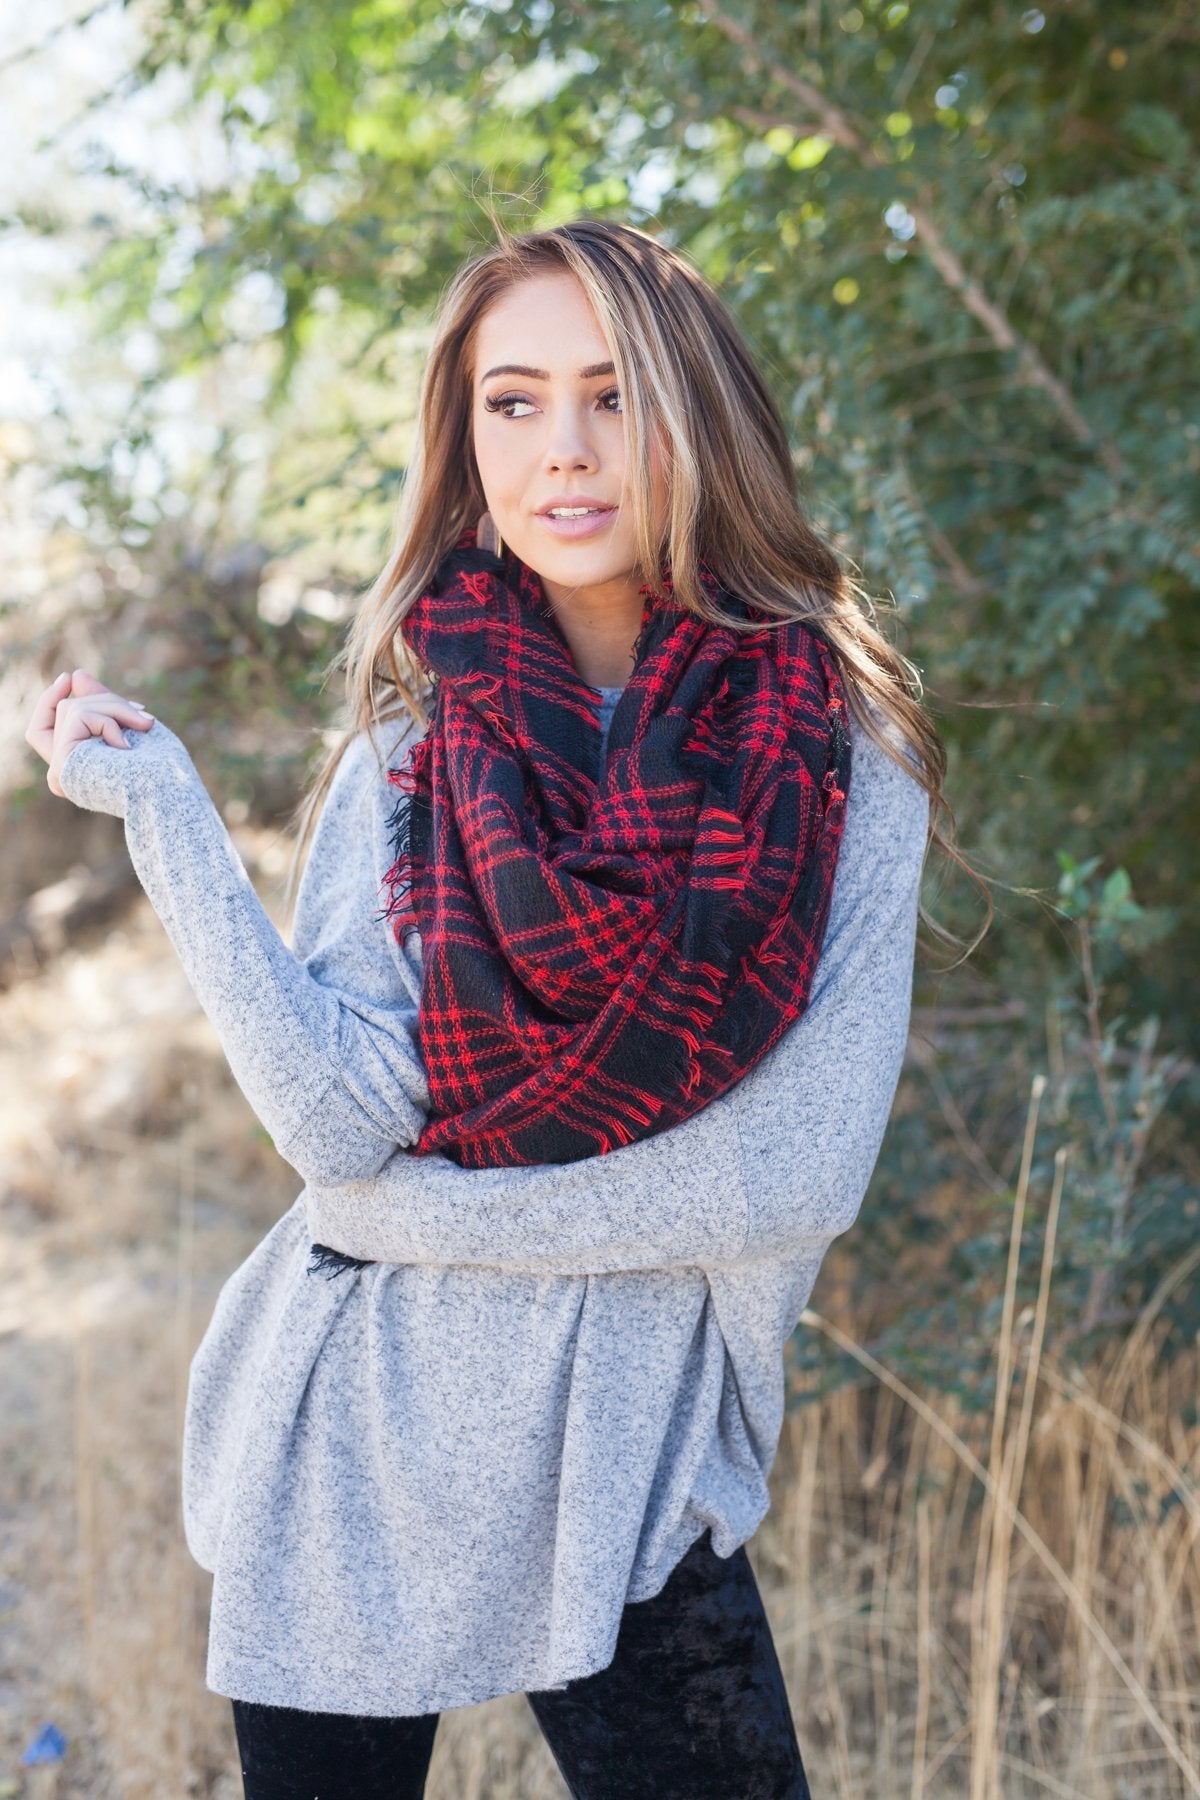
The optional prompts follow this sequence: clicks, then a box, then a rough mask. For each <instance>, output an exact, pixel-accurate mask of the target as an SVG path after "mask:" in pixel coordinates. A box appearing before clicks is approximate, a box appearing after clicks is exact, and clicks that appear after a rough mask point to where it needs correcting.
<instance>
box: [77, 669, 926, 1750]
mask: <svg viewBox="0 0 1200 1800" xmlns="http://www.w3.org/2000/svg"><path fill="white" fill-rule="evenodd" d="M615 697H616V690H611V691H609V692H607V693H606V694H605V700H606V701H607V702H608V704H607V705H606V706H605V708H604V714H605V717H604V719H603V720H602V723H607V718H608V717H610V716H611V706H612V703H613V702H614V701H615ZM397 729H398V728H397V727H396V726H395V725H394V724H393V725H392V726H390V727H388V728H380V729H379V730H377V731H376V733H375V734H373V735H374V740H375V741H374V743H372V741H371V739H370V738H369V737H368V736H367V734H362V735H361V736H359V737H358V738H356V740H355V741H354V743H353V744H352V745H351V746H350V748H349V750H348V751H347V754H346V755H345V757H344V758H343V760H342V762H341V764H340V766H339V768H338V771H337V774H336V777H335V780H334V783H333V786H332V789H331V791H330V793H329V795H328V798H327V801H326V804H325V807H324V809H323V812H322V814H321V817H320V820H319V822H318V827H317V832H316V837H315V840H314V843H313V847H312V850H311V853H310V856H309V859H308V862H307V865H306V868H305V872H304V877H303V881H302V884H301V888H300V892H299V894H298V897H297V907H296V915H295V922H294V927H293V932H292V939H293V941H292V945H291V947H290V948H289V947H288V946H287V945H286V944H285V943H284V941H283V939H282V938H281V937H280V935H279V932H278V931H277V929H276V927H275V925H274V924H273V923H272V921H271V919H270V917H269V915H268V914H267V912H266V911H265V909H264V908H263V906H262V904H261V902H260V901H259V899H258V897H257V895H256V894H255V892H254V889H253V887H252V885H251V883H250V880H249V878H248V876H247V874H246V871H245V868H244V866H243V864H242V862H241V860H240V858H239V857H238V855H237V852H236V850H235V848H234V846H233V844H232V842H231V841H230V838H229V836H228V834H227V832H226V830H225V828H224V825H223V824H222V822H221V818H220V815H219V814H218V813H217V811H216V809H215V808H214V806H213V804H212V802H211V800H210V798H209V796H208V794H207V792H206V790H205V788H204V786H203V784H202V782H201V781H200V778H199V776H198V774H197V772H196V769H195V766H194V764H193V763H192V761H191V758H190V757H189V755H188V753H187V750H186V749H185V747H184V745H183V744H182V743H181V741H180V740H179V738H178V737H177V736H176V735H175V734H174V733H173V732H172V731H170V730H169V729H168V727H167V726H166V725H164V724H163V723H162V722H161V721H158V722H156V723H155V724H154V725H153V726H152V727H151V728H150V730H149V731H148V732H137V731H132V730H129V731H126V732H125V738H126V741H127V743H129V744H130V746H131V748H130V749H129V750H119V749H117V748H116V747H114V746H112V745H109V744H106V743H104V741H103V740H102V739H101V738H90V739H88V740H86V741H85V742H83V743H81V744H78V745H77V746H75V747H74V748H73V749H72V751H71V752H70V754H69V755H68V757H67V760H66V763H65V766H64V768H63V771H62V785H63V788H64V790H65V791H66V793H67V795H68V797H69V798H70V799H71V800H73V801H74V802H75V803H76V804H77V805H79V806H83V807H88V808H90V809H93V810H98V811H103V812H110V813H114V814H116V815H118V816H122V817H124V819H125V830H126V838H127V841H128V845H129V851H130V855H131V857H132V859H133V863H134V866H135V868H136V870H137V873H138V875H139V877H140V879H141V882H142V884H143V886H144V888H145V890H146V892H147V894H148V895H149V897H150V899H151V901H152V903H153V904H154V906H155V908H156V910H157V911H158V914H159V916H160V918H161V919H162V922H163V924H164V926H165V928H166V930H167V932H168V934H169V936H170V938H171V941H172V942H173V944H174V945H175V948H176V950H177V951H178V954H179V956H180V958H181V960H182V963H183V966H184V968H185V970H186V972H187V974H188V977H189V979H190V981H191V984H192V986H193V988H194V989H195V992H196V995H197V998H198V999H199V1001H200V1004H201V1005H202V1006H203V1007H204V1009H205V1011H206V1012H207V1014H208V1016H209V1018H210V1019H211V1021H212V1023H213V1025H214V1027H215V1028H216V1030H217V1032H218V1034H219V1036H220V1040H221V1043H222V1045H223V1047H224V1050H225V1052H226V1055H227V1057H228V1060H229V1064H230V1066H231V1068H232V1070H233V1073H234V1075H235V1076H236V1078H237V1080H238V1082H239V1083H240V1085H241V1087H242V1088H243V1090H244V1092H245V1094H246V1096H247V1098H248V1100H249V1102H250V1104H251V1105H252V1106H253V1108H254V1109H255V1111H256V1113H257V1115H258V1117H259V1118H260V1120H261V1121H262V1123H263V1124H264V1125H265V1127H266V1128H267V1130H268V1131H269V1132H270V1134H271V1136H272V1138H273V1139H274V1142H275V1144H276V1146H277V1147H278V1149H279V1151H280V1153H281V1155H283V1156H284V1157H285V1158H286V1159H287V1160H288V1162H290V1163H291V1165H292V1166H293V1167H294V1168H295V1170H296V1172H297V1174H298V1175H299V1176H300V1178H301V1179H302V1181H303V1183H304V1187H303V1190H302V1192H301V1193H300V1194H299V1196H298V1198H297V1199H296V1201H295V1203H294V1204H293V1206H292V1207H291V1209H290V1210H289V1211H288V1212H287V1213H285V1214H284V1216H283V1217H282V1218H281V1219H280V1220H279V1221H278V1223H277V1224H276V1225H275V1226H274V1227H273V1228H272V1230H271V1231H270V1232H268V1234H267V1236H266V1237H265V1238H264V1239H263V1241H262V1242H261V1243H260V1244H259V1246H258V1248H257V1249H256V1250H254V1251H253V1252H252V1254H251V1255H250V1256H249V1257H248V1258H247V1259H246V1261H245V1262H244V1263H243V1264H242V1265H241V1267H240V1268H238V1269H237V1270H235V1271H234V1273H233V1274H232V1275H231V1276H230V1277H229V1279H228V1280H227V1282H226V1283H225V1285H224V1287H223V1289H222V1290H221V1293H220V1295H219V1297H218V1300H217V1304H216V1308H215V1310H214V1313H213V1317H212V1320H211V1322H210V1324H209V1326H208V1329H207V1331H206V1333H205V1336H204V1339H203V1341H202V1343H201V1344H200V1347H199V1349H198V1351H197V1353H196V1356H195V1358H194V1361H193V1364H192V1370H191V1379H190V1384H189V1392H188V1406H187V1415H186V1422H185V1428H184V1445H183V1510H184V1524H185V1528H186V1533H187V1540H188V1545H189V1547H190V1549H191V1552H192V1554H193V1555H194V1556H195V1558H196V1559H197V1561H198V1562H199V1563H200V1564H201V1565H202V1566H203V1567H204V1568H205V1569H207V1570H209V1571H211V1573H212V1575H213V1577H214V1582H213V1596H212V1613H211V1622H210V1630H209V1652H208V1685H209V1687H210V1688H212V1689H213V1690H214V1691H215V1692H217V1693H219V1694H224V1695H231V1696H237V1697H240V1698H243V1699H247V1700H257V1701H261V1702H267V1703H273V1704H275V1705H280V1706H290V1707H304V1708H308V1709H310V1710H313V1711H328V1712H346V1713H363V1714H383V1715H387V1714H399V1713H419V1712H429V1711H434V1710H440V1709H442V1708H445V1707H453V1706H462V1705H466V1704H468V1703H471V1702H474V1701H479V1700H484V1699H488V1698H491V1697H493V1696H495V1695H497V1694H501V1693H506V1692H516V1691H528V1690H531V1689H538V1688H546V1687H552V1686H557V1685H559V1684H561V1683H563V1682H565V1681H567V1680H570V1679H573V1678H575V1677H578V1676H582V1675H586V1674H589V1673H591V1672H592V1671H594V1670H597V1669H601V1668H604V1667H605V1666H607V1664H608V1663H609V1662H610V1661H611V1658H612V1654H613V1649H614V1646H615V1642H616V1635H617V1628H618V1625H619V1622H620V1617H621V1609H622V1607H623V1606H624V1605H625V1603H626V1602H627V1601H636V1600H642V1599H647V1598H649V1597H650V1596H651V1595H653V1594H656V1593H657V1592H658V1591H659V1590H660V1589H661V1587H662V1586H663V1584H664V1582H665V1581H666V1579H667V1577H668V1575H669V1574H670V1572H671V1570H672V1569H673V1567H674V1566H675V1564H676V1563H677V1561H678V1560H679V1558H680V1557H681V1556H682V1555H683V1553H684V1552H685V1550H686V1549H687V1548H688V1546H689V1545H690V1544H691V1543H692V1542H693V1540H694V1539H695V1538H697V1537H698V1536H699V1535H700V1534H701V1533H702V1532H703V1531H704V1530H705V1528H706V1527H711V1530H712V1542H713V1547H714V1549H715V1550H716V1552H717V1554H718V1555H720V1556H729V1555H731V1554H732V1552H733V1551H734V1550H735V1549H736V1548H737V1546H738V1545H739V1544H741V1543H743V1542H744V1541H745V1540H746V1539H747V1538H749V1537H750V1536H751V1534H752V1533H753V1532H754V1530H755V1528H756V1527H757V1526H758V1524H759V1522H760V1521H761V1519H762V1518H763V1515H764V1513H765V1512H766V1510H767V1501H768V1495H767V1475H768V1471H769V1469H770V1466H771V1463H772V1460H773V1458H774V1455H775V1451H776V1447H777V1443H778V1438H779V1432H780V1427H781V1424H782V1419H783V1409H784V1363H783V1351H784V1347H785V1345H786V1342H787V1339H788V1337H789V1336H790V1334H791V1332H792V1331H793V1329H794V1327H795V1325H796V1321H797V1319H798V1317H799V1315H800V1313H801V1311H802V1309H803V1307H804V1306H805V1304H806V1302H807V1300H808V1297H809V1294H810V1292H811V1290H812V1286H813V1283H814V1281H815V1279H816V1275H817V1271H818V1269H819V1267H820V1264H821V1259H822V1257H823V1255H824V1253H825V1250H826V1249H827V1247H828V1245H829V1243H830V1242H831V1240H832V1239H833V1238H834V1237H836V1236H837V1235H838V1234H839V1233H841V1232H843V1231H845V1230H846V1229H847V1227H848V1226H850V1225H851V1223H852V1222H853V1220H854V1218H855V1215H856V1214H857V1212H858V1209H859V1206H860V1204H861V1201H862V1197H863V1194H864V1192H865V1190H866V1186H867V1182H868V1179H869V1177H870V1174H871V1171H872V1168H873V1167H874V1164H875V1161H876V1158H877V1155H878V1152H879V1146H880V1143H881V1140H882V1137H883V1132H884V1128H885V1126H886V1124H887V1120H888V1116H889V1113H890V1110H891V1105H892V1100H893V1097H894V1093H895V1087H896V1082H897V1079H898V1076H899V1071H900V1066H901V1060H902V1057H903V1052H904V1046H905V1041H906V1036H907V1028H908V1018H909V1008H910V1003H911V996H912V969H913V950H914V936H915V929H916V919H917V902H918V889H919V885H920V877H921V870H922V866H923V860H924V853H925V846H926V832H927V824H928V801H927V798H926V795H925V793H924V790H923V789H922V788H921V787H920V786H919V785H918V783H917V782H916V780H915V779H914V778H913V777H912V776H911V775H910V774H909V773H908V772H907V771H906V770H905V769H904V768H901V767H899V766H898V765H897V764H896V763H894V762H893V761H892V760H891V759H890V758H889V757H888V756H886V755H885V754H884V753H883V751H881V750H880V749H879V748H878V747H877V746H876V745H875V744H874V743H873V742H872V741H871V740H870V739H869V738H868V737H867V735H866V733H865V732H863V731H861V730H858V731H855V732H854V733H853V734H852V735H853V764H852V774H851V782H850V794H849V801H848V806H847V822H846V829H845V835H844V838H843V841H842V847H841V852H840V856H839V860H838V865H837V874H836V879H835V883H834V892H833V900H832V908H831V913H830V919H829V924H828V927H827V931H826V936H825V942H824V945H823V948H822V953H821V957H820V961H819V964H818V968H817V974H816V979H815V982H814V985H813V989H812V994H811V997H810V1002H809V1006H808V1009H807V1011H806V1012H805V1013H804V1015H803V1016H802V1017H801V1018H800V1019H799V1020H798V1021H797V1022H796V1023H795V1024H794V1025H793V1026H792V1027H791V1029H790V1030H789V1031H788V1032H787V1033H786V1034H785V1035H784V1037H783V1038H782V1039H781V1040H780V1041H779V1043H777V1044H776V1045H775V1046H774V1048H773V1049H772V1050H771V1051H770V1052H768V1054H767V1055H766V1056H764V1057H763V1058H761V1059H760V1061H759V1062H758V1063H757V1064H756V1065H755V1066H754V1068H753V1069H752V1070H751V1071H750V1072H749V1074H747V1075H746V1076H745V1077H744V1079H743V1080H742V1081H740V1082H739V1083H738V1084H737V1085H736V1086H735V1087H734V1088H733V1089H731V1090H730V1092H729V1093H728V1094H726V1095H724V1096H722V1097H721V1098H720V1099H718V1100H716V1101H714V1102H712V1103H711V1104H710V1105H708V1106H706V1107H705V1108H704V1109H703V1110H702V1111H700V1112H699V1113H697V1114H695V1115H693V1117H691V1118H690V1119H687V1120H685V1121H684V1122H683V1123H682V1124H680V1125H678V1126H676V1127H674V1128H673V1129H672V1130H669V1131H666V1132H661V1133H659V1134H658V1135H656V1136H654V1137H650V1138H646V1139H643V1140H641V1141H640V1142H638V1143H635V1144H631V1145H628V1146H626V1147H624V1148H622V1149H619V1150H616V1151H614V1152H611V1153H610V1154H608V1155H606V1156H598V1157H593V1158H590V1159H587V1160H585V1161H581V1162H574V1163H569V1164H562V1165H559V1164H542V1165H537V1166H524V1167H512V1168H497V1169H486V1170H478V1169H461V1168H459V1167H458V1165H457V1164H455V1163H453V1162H450V1161H448V1160H447V1159H446V1158H445V1157H443V1156H439V1155H433V1156H420V1157H415V1156H411V1155H409V1154H407V1152H406V1148H405V1147H406V1146H409V1145H411V1144H412V1143H413V1142H414V1140H415V1139H416V1137H417V1136H418V1134H419V1132H420V1129H421V1126H422V1124H423V1122H424V1118H425V1113H426V1109H427V1107H428V1102H429V1095H428V1089H427V1086H426V1081H425V1075H424V1071H423V1068H422V1064H421V1059H420V1055H419V1051H418V1049H417V1047H416V1042H415V1037H414V1033H415V1028H416V1025H417V1016H418V1001H419V995H420V967H421V964H420V940H419V938H418V937H415V936H414V937H412V938H410V940H409V943H408V945H407V946H406V947H405V948H404V949H401V947H400V946H399V945H398V944H397V943H396V941H395V937H394V934H393V932H392V929H391V926H390V925H388V924H387V923H386V922H382V921H380V920H379V919H378V918H377V913H378V911H379V910H380V907H381V893H380V882H381V876H382V873H383V871H384V870H385V869H386V868H387V866H388V863H389V861H390V853H389V849H388V844H387V836H386V827H385V821H386V817H387V814H388V812H389V810H390V808H391V805H392V802H393V800H394V797H395V790H394V789H392V788H390V787H389V786H388V785H387V783H386V780H385V777H384V774H383V772H382V771H383V767H385V766H386V765H387V764H388V763H391V764H392V765H393V766H395V764H396V763H397V762H398V761H399V754H400V753H401V752H400V751H399V750H398V746H397V742H396V739H397ZM415 735H416V734H415V730H414V728H412V727H410V728H409V731H408V734H407V739H406V740H405V739H403V738H402V746H403V748H407V747H408V745H409V744H411V741H413V740H414V738H415ZM376 752H378V754H379V756H380V758H381V759H382V761H381V762H377V760H376ZM313 1241H317V1242H320V1243H324V1244H328V1245H330V1246H332V1247H333V1248H335V1249H339V1250H343V1251H346V1252H348V1253H349V1254H350V1255H352V1256H356V1257H362V1258H368V1259H371V1265H372V1266H370V1267H367V1268H364V1269H361V1270H354V1269H350V1270H347V1271H345V1272H343V1273H341V1274H338V1275H336V1276H333V1277H330V1276H328V1275H327V1274H326V1273H324V1272H317V1273H309V1272H308V1264H309V1246H310V1244H311V1243H312V1242H313Z"/></svg>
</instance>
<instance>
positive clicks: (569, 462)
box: [545, 406, 600, 475]
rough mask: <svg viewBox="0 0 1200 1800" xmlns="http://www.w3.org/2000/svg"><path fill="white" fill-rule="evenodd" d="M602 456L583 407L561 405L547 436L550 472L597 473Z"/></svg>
mask: <svg viewBox="0 0 1200 1800" xmlns="http://www.w3.org/2000/svg"><path fill="white" fill-rule="evenodd" d="M599 460H600V459H599V456H598V454H597V450H596V445H595V443H594V441H593V439H592V436H591V434H590V432H589V431H588V430H587V425H586V420H585V418H584V415H583V413H582V411H581V409H580V408H579V407H575V406H564V407H557V408H555V410H554V413H553V414H552V416H551V420H550V429H549V432H548V434H547V438H546V449H545V469H546V473H547V474H555V475H565V474H575V475H584V474H595V472H596V469H597V468H598V467H599Z"/></svg>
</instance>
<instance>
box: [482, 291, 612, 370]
mask: <svg viewBox="0 0 1200 1800" xmlns="http://www.w3.org/2000/svg"><path fill="white" fill-rule="evenodd" d="M609 354H610V351H609V345H608V343H607V341H606V339H605V336H604V333H603V332H602V331H601V329H600V325H599V321H598V320H597V318H596V315H595V313H594V312H593V310H592V304H591V301H590V300H589V299H588V297H587V295H586V294H585V293H584V291H583V288H582V286H581V284H580V283H579V281H578V280H577V279H576V277H575V276H574V275H571V274H569V273H568V272H567V271H566V270H564V271H563V272H562V273H561V274H559V273H546V274H544V275H531V276H530V277H529V278H528V279H527V280H525V281H520V282H518V283H517V284H516V285H515V286H514V287H511V288H507V289H506V290H505V291H504V293H503V294H500V295H499V296H498V297H497V298H496V299H495V300H493V301H492V303H491V305H490V306H489V307H488V308H487V310H486V311H485V312H484V314H483V316H482V317H481V318H480V321H479V324H478V326H477V328H476V332H475V357H474V362H475V370H476V374H477V375H479V374H482V373H483V372H484V371H486V370H487V369H489V368H491V367H492V365H493V364H495V363H526V364H529V365H530V366H536V367H537V368H539V369H545V370H546V372H547V373H548V374H549V375H551V376H558V375H563V376H566V375H574V374H577V373H578V370H579V369H580V368H581V367H583V366H584V365H586V364H588V363H593V362H599V361H603V360H604V359H605V358H606V357H607V356H608V355H609Z"/></svg>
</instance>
